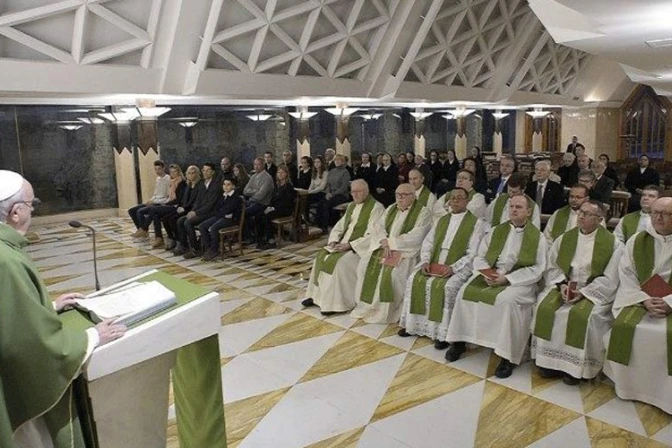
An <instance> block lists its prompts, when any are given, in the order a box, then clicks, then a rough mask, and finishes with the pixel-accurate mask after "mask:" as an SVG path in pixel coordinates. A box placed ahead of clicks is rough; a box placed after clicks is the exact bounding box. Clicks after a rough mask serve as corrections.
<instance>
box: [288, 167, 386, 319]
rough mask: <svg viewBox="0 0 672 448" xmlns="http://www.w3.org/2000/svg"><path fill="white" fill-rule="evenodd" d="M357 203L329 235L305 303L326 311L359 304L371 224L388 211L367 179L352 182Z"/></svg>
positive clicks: (320, 254)
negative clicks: (360, 266)
mask: <svg viewBox="0 0 672 448" xmlns="http://www.w3.org/2000/svg"><path fill="white" fill-rule="evenodd" d="M351 193H352V199H353V202H351V203H350V204H348V208H347V209H346V211H345V215H344V216H343V217H342V218H341V219H340V220H339V221H338V222H337V223H336V225H335V226H334V228H333V229H332V230H331V233H330V234H329V242H328V244H327V246H326V247H325V248H323V249H320V251H319V252H318V253H317V258H316V259H315V262H314V263H313V269H312V271H311V273H310V280H309V281H308V290H307V297H308V298H306V299H304V300H303V301H302V302H301V304H302V305H303V306H306V307H308V306H319V307H320V309H321V310H322V314H324V315H330V314H334V313H342V312H345V311H350V310H352V309H353V308H354V307H355V304H356V300H355V282H354V281H353V280H354V279H355V278H357V265H358V263H359V261H360V260H361V257H362V255H364V254H366V253H367V252H368V250H369V240H370V237H371V232H370V231H367V230H368V229H369V227H370V224H372V223H374V222H376V221H378V219H380V217H381V216H382V215H383V213H385V208H384V207H383V206H382V205H381V204H380V202H378V201H376V200H375V199H373V196H371V195H370V194H369V186H368V184H367V183H366V181H364V180H363V179H358V180H355V181H353V182H352V184H351Z"/></svg>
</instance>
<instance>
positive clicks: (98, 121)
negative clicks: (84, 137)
mask: <svg viewBox="0 0 672 448" xmlns="http://www.w3.org/2000/svg"><path fill="white" fill-rule="evenodd" d="M78 120H79V121H81V122H82V123H86V124H103V123H105V120H103V119H101V118H78Z"/></svg>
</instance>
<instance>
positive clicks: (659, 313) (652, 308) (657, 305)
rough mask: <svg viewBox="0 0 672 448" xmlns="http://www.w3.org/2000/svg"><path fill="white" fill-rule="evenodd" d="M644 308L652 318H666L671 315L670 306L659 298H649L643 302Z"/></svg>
mask: <svg viewBox="0 0 672 448" xmlns="http://www.w3.org/2000/svg"><path fill="white" fill-rule="evenodd" d="M644 308H646V311H648V312H649V314H651V316H652V317H666V316H667V315H668V314H670V313H672V309H671V308H670V306H669V305H668V304H667V303H665V301H664V300H663V299H661V298H660V297H651V298H650V299H647V300H645V301H644Z"/></svg>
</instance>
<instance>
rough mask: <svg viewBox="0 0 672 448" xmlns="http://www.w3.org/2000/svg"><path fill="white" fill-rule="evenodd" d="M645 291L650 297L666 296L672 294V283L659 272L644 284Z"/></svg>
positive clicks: (643, 289)
mask: <svg viewBox="0 0 672 448" xmlns="http://www.w3.org/2000/svg"><path fill="white" fill-rule="evenodd" d="M642 291H644V292H645V293H646V294H647V295H648V296H649V297H665V296H669V295H670V294H672V285H670V284H669V283H667V282H666V281H665V280H663V277H661V276H660V275H658V274H654V275H652V276H651V278H649V279H648V280H647V281H645V282H644V284H643V285H642Z"/></svg>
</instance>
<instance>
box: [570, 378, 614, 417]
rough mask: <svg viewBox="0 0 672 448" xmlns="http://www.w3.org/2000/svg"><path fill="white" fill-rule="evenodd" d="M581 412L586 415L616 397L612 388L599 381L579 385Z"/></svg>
mask: <svg viewBox="0 0 672 448" xmlns="http://www.w3.org/2000/svg"><path fill="white" fill-rule="evenodd" d="M579 390H580V391H581V400H582V401H583V411H584V412H585V413H586V414H588V413H590V412H593V411H594V410H595V409H597V408H599V407H600V406H602V405H603V404H605V403H606V402H608V401H610V400H611V399H613V398H615V397H616V392H615V391H614V387H613V386H611V385H609V384H607V383H604V382H601V381H599V380H591V381H582V382H581V384H580V385H579Z"/></svg>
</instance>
